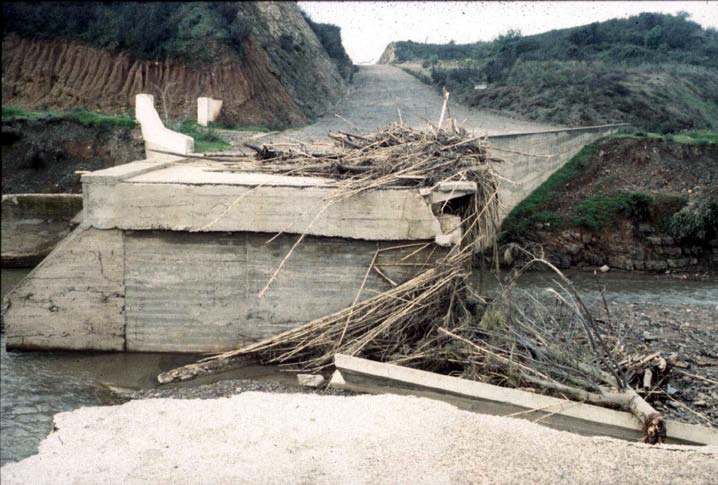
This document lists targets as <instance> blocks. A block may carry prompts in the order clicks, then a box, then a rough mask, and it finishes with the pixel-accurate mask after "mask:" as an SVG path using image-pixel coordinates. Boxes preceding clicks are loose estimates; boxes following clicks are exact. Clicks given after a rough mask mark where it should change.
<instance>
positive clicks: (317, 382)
mask: <svg viewBox="0 0 718 485" xmlns="http://www.w3.org/2000/svg"><path fill="white" fill-rule="evenodd" d="M297 382H298V383H299V385H300V386H306V387H321V386H322V385H323V384H324V376H322V375H319V374H297Z"/></svg>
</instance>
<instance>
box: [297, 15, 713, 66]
mask: <svg viewBox="0 0 718 485" xmlns="http://www.w3.org/2000/svg"><path fill="white" fill-rule="evenodd" d="M298 3H299V6H300V7H301V8H302V9H303V10H304V11H305V12H307V13H308V14H309V15H310V17H311V18H312V19H313V20H315V21H317V22H324V23H331V24H334V25H338V26H339V27H341V29H342V41H343V43H344V47H345V48H346V50H347V53H348V54H349V56H350V57H351V58H352V60H353V61H354V63H355V64H364V63H372V62H376V60H377V59H378V58H379V56H380V55H381V53H382V52H383V51H384V48H385V47H386V45H387V44H388V43H389V42H391V41H396V40H413V41H416V42H430V43H446V42H448V41H449V40H452V39H453V40H455V41H456V42H457V43H459V44H464V43H468V42H476V41H479V40H492V39H493V38H495V37H496V36H497V35H498V34H502V33H504V32H506V31H507V30H509V29H519V30H521V32H522V33H523V34H524V35H529V34H538V33H540V32H546V31H548V30H553V29H562V28H566V27H575V26H577V25H585V24H590V23H591V22H596V21H603V20H608V19H612V18H619V17H622V18H625V17H629V16H631V15H636V14H639V13H641V12H661V13H673V14H675V13H677V12H679V11H681V10H684V11H686V12H688V13H690V14H691V17H690V18H691V20H693V21H694V22H698V23H699V24H701V25H702V26H704V27H716V28H718V2H708V1H702V2H681V1H674V2H298Z"/></svg>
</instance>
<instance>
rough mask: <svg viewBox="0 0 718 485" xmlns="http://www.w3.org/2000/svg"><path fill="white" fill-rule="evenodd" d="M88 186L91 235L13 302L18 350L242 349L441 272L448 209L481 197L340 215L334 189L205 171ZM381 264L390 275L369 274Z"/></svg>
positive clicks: (448, 240)
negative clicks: (428, 272) (431, 271)
mask: <svg viewBox="0 0 718 485" xmlns="http://www.w3.org/2000/svg"><path fill="white" fill-rule="evenodd" d="M82 182H83V196H84V218H83V222H82V224H81V225H80V226H79V227H78V228H77V229H76V230H75V231H74V232H73V233H72V234H71V235H70V236H68V238H66V239H65V240H64V241H63V242H62V243H60V244H59V245H58V246H57V247H56V248H55V250H54V251H53V252H52V253H51V254H50V255H49V256H48V257H47V258H46V259H45V260H44V261H43V262H42V263H41V264H40V265H39V266H38V267H37V268H35V270H34V271H33V272H32V273H31V274H30V275H29V276H28V277H27V278H26V279H25V281H24V282H23V283H21V284H20V285H19V286H18V287H17V288H15V290H14V291H13V292H12V293H11V294H10V295H9V296H8V298H7V301H6V309H5V326H6V334H7V347H8V349H74V350H115V351H137V352H144V351H154V352H219V351H225V350H229V349H233V348H236V347H238V346H240V345H242V344H245V343H249V342H252V341H255V340H257V339H261V338H264V337H267V336H269V335H272V334H275V333H279V332H282V331H284V330H286V329H288V328H291V327H293V326H296V325H299V324H302V323H305V322H307V321H310V320H312V319H315V318H318V317H321V316H323V315H326V314H329V313H332V312H335V311H338V310H340V309H342V308H346V307H348V306H350V305H351V304H352V302H353V301H354V300H355V298H356V297H357V293H358V292H359V290H360V289H361V288H362V284H363V282H364V280H365V278H366V282H365V283H364V285H363V290H362V291H361V294H360V296H359V298H360V299H365V298H369V297H371V296H373V295H374V294H376V292H377V291H384V290H387V289H389V288H391V286H392V285H394V284H401V283H402V282H404V281H407V280H408V279H410V278H411V277H412V276H414V275H415V274H417V273H418V272H419V271H422V270H424V269H426V268H427V267H430V266H431V265H433V264H435V262H436V261H437V260H438V259H439V258H441V257H442V256H444V255H446V254H447V253H448V252H449V251H451V249H452V247H454V246H455V244H457V243H458V241H459V239H460V231H461V229H460V227H458V222H459V221H458V217H456V216H445V215H437V214H439V213H440V210H439V208H440V207H441V206H442V205H443V204H444V201H445V200H446V199H447V198H452V197H461V196H465V195H467V194H470V193H471V192H472V190H475V187H472V186H469V185H467V184H465V183H464V185H461V186H451V187H444V186H439V187H436V188H435V190H434V191H426V190H424V191H420V190H419V189H384V190H374V191H370V192H366V193H364V194H362V195H359V196H356V197H352V198H349V199H345V200H341V201H337V202H331V203H330V201H331V200H333V199H332V197H333V196H335V195H337V193H338V191H339V189H338V187H337V186H336V182H335V181H333V180H330V179H323V178H313V177H286V176H278V175H266V174H261V173H251V172H250V173H247V172H242V173H231V172H226V171H222V166H221V165H220V164H216V163H212V162H204V161H197V160H179V161H152V160H150V161H138V162H133V163H130V164H126V165H122V166H117V167H113V168H110V169H107V170H102V171H99V172H93V173H90V174H85V175H83V178H82ZM301 234H305V235H306V237H305V239H304V240H303V241H302V242H301V244H299V245H298V246H297V247H296V249H295V250H294V252H293V253H292V255H291V257H290V258H289V259H288V260H287V262H286V264H285V265H284V266H283V268H282V270H281V271H280V272H279V274H278V278H277V280H276V281H274V282H273V283H272V285H271V287H270V289H269V290H268V291H267V292H266V293H265V294H264V296H263V297H261V298H260V297H259V293H260V292H261V290H262V289H263V288H264V287H265V285H266V284H267V283H268V282H269V280H270V278H271V277H272V274H273V273H274V272H275V270H276V269H277V268H278V267H279V265H280V264H281V262H282V260H283V259H284V258H285V256H286V255H287V254H288V253H289V251H290V249H291V247H292V246H293V245H294V243H295V242H296V241H297V238H298V237H300V235H301ZM392 248H394V249H392ZM375 257H376V260H375V261H376V262H375V267H377V268H379V270H380V271H371V272H370V273H369V274H367V270H368V268H369V267H370V264H371V261H372V260H373V259H374V258H375Z"/></svg>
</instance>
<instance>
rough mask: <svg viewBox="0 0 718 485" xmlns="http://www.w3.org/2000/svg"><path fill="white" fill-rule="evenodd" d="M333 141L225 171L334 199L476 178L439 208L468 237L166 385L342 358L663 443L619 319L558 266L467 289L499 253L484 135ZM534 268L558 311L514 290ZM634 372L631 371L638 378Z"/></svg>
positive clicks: (399, 128)
mask: <svg viewBox="0 0 718 485" xmlns="http://www.w3.org/2000/svg"><path fill="white" fill-rule="evenodd" d="M331 138H333V139H334V140H335V141H336V142H337V143H339V144H340V145H341V147H340V149H339V150H337V151H336V152H335V153H324V154H318V153H309V152H308V151H307V150H305V149H299V150H296V149H293V150H290V151H287V152H284V151H279V150H277V149H275V148H273V147H266V146H265V147H262V148H257V147H254V148H256V152H257V155H256V157H255V160H247V159H242V160H239V159H237V160H225V161H224V168H223V170H230V171H238V170H242V171H245V170H246V171H264V172H271V173H276V174H285V175H298V176H321V177H328V178H331V179H334V180H336V184H337V187H338V188H339V190H338V191H337V195H336V196H335V198H334V199H333V200H338V199H343V198H348V197H353V196H356V195H358V194H360V193H362V192H364V191H367V190H375V189H381V188H387V187H415V188H418V189H427V188H432V187H435V186H436V185H437V184H439V183H442V182H447V181H469V182H475V183H476V186H477V190H476V192H475V193H474V194H473V195H471V196H468V197H463V198H460V199H456V200H452V201H448V202H446V203H445V204H443V205H442V207H441V209H440V210H441V211H442V213H449V214H454V215H458V216H460V217H461V221H462V239H461V243H460V244H459V245H457V246H456V247H454V248H453V249H452V250H451V251H450V252H449V253H448V254H447V255H446V256H445V257H444V258H443V259H441V260H440V261H438V262H437V263H436V264H435V265H433V267H431V268H430V269H427V270H425V271H424V272H422V273H420V274H418V275H417V276H415V277H414V278H412V279H410V280H409V281H406V282H404V283H402V284H398V285H395V286H394V287H393V288H392V289H390V290H388V291H386V292H383V293H380V294H376V295H375V296H372V297H371V298H368V299H364V300H360V299H359V296H360V294H361V292H362V289H363V285H362V288H359V289H358V291H359V293H358V294H357V297H356V299H355V300H354V304H353V305H351V306H350V307H348V308H345V309H343V310H341V311H338V312H336V313H333V314H331V315H327V316H325V317H322V318H319V319H317V320H314V321H311V322H308V323H306V324H304V325H302V326H299V327H297V328H294V329H290V330H288V331H286V332H283V333H281V334H278V335H275V336H272V337H269V338H267V339H264V340H262V341H259V342H256V343H253V344H250V345H247V346H245V347H243V348H240V349H237V350H234V351H231V352H226V353H223V354H220V355H217V356H212V357H208V358H205V359H203V360H201V361H199V362H197V363H196V364H191V365H188V366H185V367H181V368H178V369H174V370H171V371H169V372H166V373H164V374H161V375H160V376H158V380H159V381H160V383H167V382H172V381H175V380H187V379H191V378H193V377H195V376H197V375H201V374H206V373H211V372H217V371H222V370H226V369H228V368H231V367H233V366H237V365H241V364H242V362H243V361H244V360H245V359H247V358H248V357H253V358H259V360H261V361H262V362H263V363H274V364H281V365H286V366H291V367H292V368H293V369H295V370H301V371H309V372H317V371H322V370H323V369H326V368H328V367H330V366H331V365H332V361H333V357H334V355H336V354H339V353H341V354H346V355H350V356H360V357H363V358H366V359H370V360H375V361H379V362H385V363H393V364H400V365H405V366H411V367H416V368H420V369H423V370H431V371H436V372H442V373H447V374H453V375H461V376H463V377H467V378H472V379H477V380H482V381H484V382H490V383H494V384H501V385H508V386H511V387H533V388H537V389H539V390H541V392H546V393H550V394H554V395H558V396H562V397H570V398H572V399H575V400H580V401H584V402H590V403H593V404H599V405H603V406H610V407H616V408H622V409H625V410H628V411H631V412H633V413H634V414H635V415H636V416H637V417H638V418H639V419H640V420H641V422H642V423H644V428H645V433H646V441H647V442H650V443H657V442H661V441H663V439H664V437H665V426H664V423H663V419H662V417H661V416H660V414H658V413H656V412H655V410H654V409H653V408H652V407H651V406H650V405H649V404H648V403H647V402H646V401H645V400H644V399H643V398H642V397H641V396H640V395H639V394H638V393H637V392H636V391H635V390H634V389H633V388H632V387H631V386H630V385H629V383H628V382H627V379H626V370H627V368H628V367H631V365H632V364H628V365H620V364H619V363H618V362H619V361H621V360H625V358H626V355H625V353H624V351H623V349H622V347H621V346H620V345H619V344H618V343H619V340H618V338H617V337H616V335H615V332H614V331H613V329H612V328H611V325H610V324H607V323H606V322H600V321H597V320H596V319H594V317H593V316H592V315H591V313H590V312H589V311H588V309H587V307H586V306H585V305H584V303H583V302H582V301H581V298H580V297H579V295H578V293H577V292H576V290H575V289H574V288H573V286H572V285H571V283H570V281H568V280H567V279H566V278H565V277H564V276H563V275H562V274H561V272H560V271H559V270H558V269H556V268H555V267H553V266H552V265H551V264H550V263H548V262H546V261H545V260H543V259H541V258H530V261H529V262H528V263H527V264H526V265H525V266H524V267H523V268H522V269H521V270H519V271H517V273H516V274H515V275H514V277H513V279H512V280H511V282H510V283H509V284H508V285H507V286H506V287H505V288H504V291H503V292H502V293H501V295H500V296H499V297H498V298H495V299H494V300H493V301H488V300H487V299H485V298H482V297H480V296H478V295H475V294H474V292H473V290H472V289H471V287H470V284H469V277H470V273H471V268H472V266H473V258H474V255H475V253H477V252H479V253H480V252H481V251H483V250H485V249H487V248H495V245H494V244H493V243H494V238H495V234H496V226H497V223H498V199H497V193H498V180H499V178H498V176H497V175H496V174H495V173H494V171H493V170H492V164H490V163H489V162H490V161H492V160H491V158H490V156H489V155H488V150H487V149H488V146H487V143H486V141H485V140H483V139H481V138H478V137H472V136H469V135H468V133H466V132H465V131H463V130H460V129H457V128H456V127H453V128H452V129H451V130H450V131H445V130H436V129H431V130H429V131H418V130H413V129H410V128H407V127H405V126H403V125H401V124H394V125H391V126H389V127H388V128H387V129H385V130H383V131H380V132H377V133H374V134H371V135H354V134H349V133H339V134H331ZM333 200H329V201H328V202H327V204H331V203H333ZM457 201H458V202H457ZM301 239H302V238H301V237H300V238H299V239H298V241H297V243H296V244H299V243H300V242H301ZM296 244H295V246H294V247H296ZM417 246H421V245H417ZM294 247H293V248H292V250H290V251H289V254H287V256H286V257H285V260H286V259H287V258H288V257H290V255H291V252H292V251H293V249H294ZM392 249H393V248H387V249H383V250H382V251H387V250H392ZM374 260H376V255H375V258H374ZM494 260H497V258H494ZM373 264H374V261H372V263H371V264H370V267H369V268H368V269H367V275H368V274H369V272H370V271H371V270H372V266H373ZM536 264H544V265H546V266H547V267H549V269H551V270H553V271H555V272H556V275H557V279H558V280H559V288H560V289H559V290H554V297H555V301H556V302H557V304H558V305H559V306H560V307H561V312H562V314H561V315H560V316H556V313H555V310H556V309H555V308H553V309H548V308H547V307H546V306H545V305H544V304H543V303H541V302H540V301H538V300H537V299H535V298H533V297H530V295H528V294H524V295H521V294H520V293H521V292H520V291H518V290H516V288H515V283H516V281H517V280H518V279H519V277H520V275H521V274H522V272H524V271H526V270H527V269H528V268H529V267H530V266H532V265H536ZM281 266H282V265H281V264H280V267H279V268H277V272H279V271H280V270H281ZM277 272H275V274H274V275H273V276H272V279H270V281H269V282H268V283H267V286H266V287H265V290H263V292H264V291H266V290H268V289H269V286H270V285H271V282H272V280H273V279H274V278H275V277H276V274H277ZM261 295H262V293H260V297H261ZM646 362H648V361H646ZM634 367H635V366H634ZM636 371H637V369H632V372H633V375H637V374H636ZM641 371H642V373H643V375H645V371H644V370H642V369H641Z"/></svg>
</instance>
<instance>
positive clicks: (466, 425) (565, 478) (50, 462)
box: [0, 392, 718, 485]
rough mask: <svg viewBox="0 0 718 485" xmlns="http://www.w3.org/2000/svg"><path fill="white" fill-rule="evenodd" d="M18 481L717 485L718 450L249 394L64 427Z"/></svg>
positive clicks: (132, 405) (429, 405)
mask: <svg viewBox="0 0 718 485" xmlns="http://www.w3.org/2000/svg"><path fill="white" fill-rule="evenodd" d="M55 424H56V427H57V428H58V429H57V431H54V432H53V433H51V434H50V435H49V436H48V437H47V439H45V441H44V442H43V443H42V444H41V445H40V452H39V454H38V455H35V456H32V457H30V458H27V459H25V460H23V461H21V462H19V463H11V464H8V465H6V466H4V467H3V468H2V469H1V470H0V478H1V479H2V483H3V485H8V484H14V483H27V484H43V483H63V484H65V483H78V484H79V483H82V484H87V483H103V484H108V483H372V484H373V483H411V484H417V483H431V484H438V483H611V484H618V483H621V484H627V483H641V484H646V483H690V484H696V483H715V480H716V477H718V447H716V446H712V447H688V446H658V447H650V446H648V445H643V444H641V443H628V442H624V441H618V440H614V439H610V438H586V437H582V436H578V435H574V434H570V433H565V432H560V431H554V430H552V429H548V428H545V427H542V426H539V425H537V424H534V423H531V422H529V421H525V420H519V419H511V418H502V417H496V416H487V415H481V414H475V413H471V412H467V411H461V410H459V409H457V408H455V407H453V406H451V405H449V404H446V403H443V402H439V401H433V400H429V399H425V398H417V397H411V396H393V395H381V396H366V395H361V396H318V395H309V394H271V393H262V392H247V393H242V394H238V395H235V396H232V397H230V398H220V399H208V400H199V399H192V400H181V399H145V400H135V401H130V402H128V403H126V404H123V405H121V406H106V407H88V408H82V409H79V410H76V411H73V412H69V413H60V414H58V415H56V416H55Z"/></svg>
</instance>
